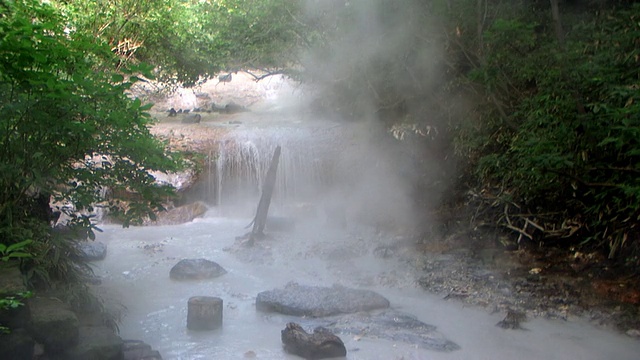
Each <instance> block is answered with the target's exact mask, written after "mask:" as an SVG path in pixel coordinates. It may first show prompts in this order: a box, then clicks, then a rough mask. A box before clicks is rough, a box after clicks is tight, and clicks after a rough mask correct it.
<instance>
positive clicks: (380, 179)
mask: <svg viewBox="0 0 640 360" xmlns="http://www.w3.org/2000/svg"><path fill="white" fill-rule="evenodd" d="M305 10H306V18H307V21H308V23H309V24H310V26H315V27H317V28H318V29H324V32H322V38H323V41H321V42H320V43H319V44H318V46H316V47H314V48H311V49H309V50H308V51H307V52H306V53H305V54H304V55H303V59H304V60H303V62H304V68H305V70H306V72H307V76H308V78H307V80H308V81H309V82H311V83H312V85H313V86H314V87H315V88H316V89H317V91H316V93H315V96H316V97H317V98H316V99H315V103H319V104H320V105H321V108H322V109H323V111H324V112H325V114H331V113H335V114H339V116H340V117H341V118H342V119H343V120H344V118H349V120H350V122H349V125H348V126H347V125H345V129H344V130H343V131H344V132H345V133H346V134H344V136H346V137H348V141H346V143H347V144H348V145H347V146H346V147H345V148H344V149H340V151H339V152H340V153H339V154H337V156H336V159H337V160H336V165H335V175H336V181H335V183H334V187H333V189H332V190H331V192H330V194H331V196H330V198H332V199H333V200H332V201H337V202H342V203H343V205H344V206H345V208H346V209H347V213H348V214H349V215H350V216H351V217H352V218H354V219H355V220H357V221H364V222H368V223H370V224H371V225H376V226H382V227H385V228H387V229H391V230H402V229H409V228H415V226H416V225H424V222H425V219H424V218H421V217H419V216H416V214H417V213H419V211H416V208H415V204H416V201H415V197H416V196H422V197H426V200H425V199H423V200H424V201H423V203H425V202H426V203H435V202H437V201H438V199H439V195H438V194H426V193H424V192H422V193H420V192H419V191H416V189H417V187H416V184H417V183H418V182H419V181H424V179H425V177H428V175H429V174H426V172H428V169H441V166H440V164H439V161H438V160H437V159H436V160H435V161H434V163H433V164H431V163H430V162H426V161H425V158H432V159H435V158H434V157H433V156H430V155H429V154H428V153H429V149H426V147H428V146H429V141H432V142H433V140H434V137H433V135H434V134H435V133H436V129H437V128H438V127H440V126H439V124H438V122H441V121H442V119H441V117H440V116H439V114H438V113H439V110H440V109H438V106H437V104H436V103H437V88H438V87H439V86H440V85H441V84H442V82H443V77H442V73H443V71H442V69H443V65H442V64H443V62H442V54H441V50H440V47H439V46H438V43H439V42H438V41H437V39H435V38H434V36H433V35H432V33H433V32H432V31H431V29H430V27H431V22H430V15H429V6H428V5H427V4H425V2H424V1H417V0H416V1H414V0H409V1H402V2H394V1H384V0H355V1H338V0H332V1H325V0H308V1H307V2H306V6H305ZM327 29H330V30H335V31H333V32H332V33H331V32H327V31H326V30H327ZM397 123H404V124H409V126H408V127H406V129H408V130H406V131H405V130H402V131H405V132H406V134H405V133H403V134H402V138H403V141H400V140H399V139H397V138H394V137H393V134H392V133H391V132H390V131H389V127H390V125H391V124H397ZM426 128H428V129H433V132H431V133H429V134H428V136H427V135H425V134H426V133H427V132H426V131H423V130H424V129H426ZM396 135H397V134H396ZM405 135H406V136H405ZM439 175H440V174H438V176H439ZM433 181H435V180H433ZM421 212H422V213H424V211H421Z"/></svg>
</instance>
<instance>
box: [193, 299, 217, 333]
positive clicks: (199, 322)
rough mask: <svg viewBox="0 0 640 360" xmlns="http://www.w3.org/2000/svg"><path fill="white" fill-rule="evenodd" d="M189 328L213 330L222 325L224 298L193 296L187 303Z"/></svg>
mask: <svg viewBox="0 0 640 360" xmlns="http://www.w3.org/2000/svg"><path fill="white" fill-rule="evenodd" d="M187 307H188V310H187V328H188V329H189V330H213V329H217V328H219V327H221V326H222V309H223V308H224V307H223V303H222V299H220V298H217V297H211V296H193V297H191V298H189V302H188V303H187Z"/></svg>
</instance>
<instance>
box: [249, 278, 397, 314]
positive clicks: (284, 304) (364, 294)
mask: <svg viewBox="0 0 640 360" xmlns="http://www.w3.org/2000/svg"><path fill="white" fill-rule="evenodd" d="M388 307H389V300H387V299H386V298H384V297H383V296H382V295H380V294H378V293H376V292H373V291H370V290H357V289H350V288H346V287H344V286H340V285H334V286H332V287H316V286H304V285H298V284H296V283H289V284H287V285H286V286H285V288H284V289H275V290H270V291H263V292H261V293H259V294H258V296H257V298H256V308H257V309H258V310H262V311H275V312H279V313H281V314H285V315H295V316H314V317H321V316H329V315H336V314H350V313H355V312H359V311H368V310H374V309H383V308H388Z"/></svg>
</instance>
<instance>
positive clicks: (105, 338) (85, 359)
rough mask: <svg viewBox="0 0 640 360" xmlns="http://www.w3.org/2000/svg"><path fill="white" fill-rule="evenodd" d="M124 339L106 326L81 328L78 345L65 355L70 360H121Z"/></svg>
mask: <svg viewBox="0 0 640 360" xmlns="http://www.w3.org/2000/svg"><path fill="white" fill-rule="evenodd" d="M122 345H123V341H122V339H121V338H120V337H119V336H117V335H116V334H114V332H113V330H111V329H109V328H107V327H105V326H96V327H93V326H85V327H81V328H80V337H79V339H78V345H76V346H75V347H73V348H71V349H70V350H69V351H67V352H66V354H65V359H69V360H120V359H122Z"/></svg>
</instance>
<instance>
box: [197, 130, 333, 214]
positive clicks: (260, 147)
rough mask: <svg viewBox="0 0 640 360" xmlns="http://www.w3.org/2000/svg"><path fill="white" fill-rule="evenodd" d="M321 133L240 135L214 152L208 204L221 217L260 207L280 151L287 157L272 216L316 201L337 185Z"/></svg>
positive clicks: (280, 169) (255, 132) (283, 160)
mask: <svg viewBox="0 0 640 360" xmlns="http://www.w3.org/2000/svg"><path fill="white" fill-rule="evenodd" d="M322 137H323V136H322V135H321V132H320V131H318V130H317V129H316V130H313V129H309V128H301V127H300V128H296V127H280V128H276V129H258V130H256V129H252V130H251V131H237V132H234V133H232V134H230V135H228V137H227V138H225V139H222V140H221V141H219V142H218V143H217V148H216V149H215V150H212V151H210V153H209V156H208V159H207V165H206V171H207V173H206V174H205V176H204V179H205V182H206V184H205V187H204V188H205V194H204V199H206V201H207V202H208V203H209V204H211V205H215V206H217V207H218V208H220V209H222V211H227V212H229V211H233V210H238V209H242V208H244V207H245V206H247V205H250V206H255V205H256V204H257V199H258V198H259V197H260V194H261V191H262V186H263V183H264V176H265V174H266V173H267V169H268V168H269V165H270V163H271V160H272V156H273V153H274V151H275V148H276V147H277V146H278V145H280V146H281V147H282V153H281V155H280V162H279V166H278V172H277V176H276V184H275V189H274V193H273V198H272V205H273V210H274V211H275V212H278V211H282V210H283V208H285V207H286V206H287V205H291V204H301V203H307V202H310V201H314V200H315V199H316V198H317V194H318V193H319V192H320V191H322V189H325V188H327V187H328V186H330V184H331V182H332V177H333V175H332V171H333V170H332V164H331V156H330V150H331V149H330V146H329V144H328V143H327V142H326V141H324V140H323V139H322Z"/></svg>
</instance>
